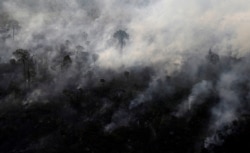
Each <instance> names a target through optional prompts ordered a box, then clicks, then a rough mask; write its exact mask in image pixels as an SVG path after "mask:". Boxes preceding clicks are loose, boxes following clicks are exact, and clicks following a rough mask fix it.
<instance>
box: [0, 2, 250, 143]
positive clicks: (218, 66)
mask: <svg viewBox="0 0 250 153" xmlns="http://www.w3.org/2000/svg"><path fill="white" fill-rule="evenodd" d="M0 13H1V18H2V20H1V21H0V38H1V39H0V47H1V49H0V55H1V67H0V68H1V69H0V70H1V72H2V75H1V78H2V80H3V81H1V84H0V87H1V90H2V92H1V99H0V100H1V101H2V104H1V105H3V108H5V107H7V105H8V104H7V103H8V102H10V101H11V102H12V103H15V102H16V103H18V102H19V101H21V103H22V105H24V107H27V108H29V104H32V103H36V102H41V103H44V104H47V103H50V102H51V101H53V100H55V101H56V100H57V101H63V102H65V103H66V104H65V107H63V108H60V109H62V110H64V111H66V112H67V113H65V114H64V113H62V114H63V115H62V114H60V113H58V114H60V115H61V116H63V117H65V116H66V117H65V118H68V117H69V118H70V116H74V114H78V115H79V116H81V117H82V120H83V121H84V122H85V121H86V122H87V121H90V120H91V121H96V120H97V121H98V122H99V121H100V120H99V118H101V117H100V116H104V117H103V118H105V119H103V120H101V121H100V124H101V127H102V129H104V131H105V132H110V133H112V132H113V131H115V130H116V129H119V128H120V127H130V126H135V125H136V126H142V125H143V126H145V127H147V128H148V129H149V131H151V132H149V133H151V135H152V137H153V138H152V139H156V138H155V137H157V136H156V135H157V132H159V131H161V130H160V128H159V129H157V128H158V127H157V126H161V125H163V124H164V126H165V124H167V123H165V122H168V121H170V120H171V119H169V118H170V117H166V116H164V115H162V114H164V113H166V114H168V115H169V116H171V117H173V118H178V119H183V118H185V117H186V118H185V119H184V120H185V123H186V122H187V123H188V124H189V121H190V120H193V119H194V118H195V117H194V116H195V115H197V114H199V113H200V112H199V109H200V110H203V108H206V109H205V110H206V111H207V112H206V113H207V114H209V115H208V116H209V117H207V116H206V115H204V114H203V115H204V116H206V117H207V118H206V121H204V122H206V123H204V124H205V125H206V127H202V130H201V131H200V133H199V135H201V137H203V139H204V141H205V146H206V147H209V145H210V144H214V143H217V142H218V143H219V142H220V140H216V139H217V135H216V131H219V130H221V129H223V128H224V127H225V126H227V125H230V124H231V123H233V122H234V121H237V120H240V118H241V117H242V116H243V115H245V114H248V113H249V102H248V101H249V98H250V97H249V89H250V87H249V85H250V84H249V78H248V76H249V74H250V71H249V58H250V56H249V49H250V46H249V43H248V40H249V38H250V33H249V32H248V27H249V26H250V3H248V2H247V1H246V0H238V1H237V2H236V1H233V0H227V1H219V2H218V1H215V0H190V1H185V0H179V1H174V0H137V1H133V0H121V1H118V0H106V1H98V0H93V1H88V0H71V1H66V0H36V1H34V0H12V1H7V0H3V1H1V2H0ZM20 48H22V49H25V50H28V51H29V55H21V56H22V57H21V58H20V57H18V56H15V54H13V52H14V51H16V50H17V49H20ZM24 56H25V57H26V56H27V57H26V58H25V61H22V60H23V59H24V58H23V57H24ZM10 59H12V60H11V61H10ZM31 65H33V66H31ZM33 70H34V71H36V73H34V75H35V76H34V78H32V74H33ZM23 73H24V74H23ZM20 90H21V91H22V90H23V92H21V91H20ZM7 92H10V93H7ZM62 95H63V96H62ZM82 101H84V102H85V101H87V102H89V103H86V104H85V103H82ZM67 102H69V104H68V103H67ZM119 102H120V103H119ZM86 108H87V109H90V110H89V112H88V111H86V112H84V115H82V114H81V113H79V112H82V111H83V110H84V111H85V109H86ZM91 109H93V111H91ZM154 109H156V110H159V112H157V111H155V110H154ZM149 112H150V113H151V112H153V113H152V114H151V115H152V116H154V115H155V116H156V117H155V118H157V117H158V116H157V113H159V114H160V115H159V116H161V117H160V118H161V119H159V120H160V121H158V120H157V121H155V120H154V121H152V120H153V119H151V118H150V119H148V120H146V121H145V122H144V118H143V117H142V116H144V115H145V114H147V113H149ZM72 114H73V115H72ZM60 115H59V116H60ZM106 116H108V117H106ZM145 116H146V115H145ZM106 118H109V119H106ZM142 118H143V119H142ZM166 118H167V119H166ZM137 120H139V121H137ZM141 120H143V122H144V123H141V122H142V121H141ZM194 120H195V119H194ZM67 121H68V120H67ZM153 124H155V125H153ZM79 126H80V125H79ZM170 133H171V132H170ZM52 135H53V134H52ZM52 137H53V136H52ZM197 139H198V138H197ZM194 141H198V140H196V139H195V140H194Z"/></svg>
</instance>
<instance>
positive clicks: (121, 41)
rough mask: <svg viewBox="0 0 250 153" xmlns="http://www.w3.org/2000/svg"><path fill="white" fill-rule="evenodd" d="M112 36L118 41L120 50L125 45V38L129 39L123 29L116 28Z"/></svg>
mask: <svg viewBox="0 0 250 153" xmlns="http://www.w3.org/2000/svg"><path fill="white" fill-rule="evenodd" d="M113 37H114V38H116V39H117V40H118V42H119V45H120V47H121V50H122V49H123V47H124V46H125V45H126V40H128V39H129V35H128V34H127V32H126V31H124V30H118V31H116V32H115V33H114V35H113Z"/></svg>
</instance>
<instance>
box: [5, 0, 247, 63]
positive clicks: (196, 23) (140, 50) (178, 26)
mask: <svg viewBox="0 0 250 153" xmlns="http://www.w3.org/2000/svg"><path fill="white" fill-rule="evenodd" d="M249 7H250V6H249V4H248V3H247V1H244V0H241V1H237V2H235V1H232V0H231V1H220V2H218V1H213V0H210V1H205V0H191V1H184V0H180V1H172V0H166V1H163V0H157V1H152V0H138V1H130V0H122V1H116V0H108V1H103V2H101V1H96V0H95V1H87V0H73V1H66V0H63V1H59V0H53V1H47V0H46V1H40V0H39V1H31V0H21V1H20V0H19V1H17V0H13V1H1V10H3V11H4V12H7V13H9V14H10V15H11V16H12V17H13V18H14V19H15V20H17V21H18V22H19V23H20V26H21V27H22V30H21V31H20V33H19V34H18V35H17V36H16V39H15V42H8V43H7V44H8V45H11V46H13V44H15V45H14V46H20V45H21V46H23V48H32V47H35V46H36V45H38V42H35V41H33V40H34V36H35V35H44V38H43V39H42V40H40V41H43V43H46V44H48V45H51V44H56V43H59V42H64V41H65V40H71V41H72V42H74V44H79V45H83V46H84V45H85V44H84V43H83V41H84V40H83V36H82V35H83V33H86V34H87V35H88V37H87V39H88V41H89V42H90V43H89V45H88V46H85V48H87V49H89V50H90V51H91V52H98V53H99V54H100V60H99V62H98V64H99V65H102V66H104V67H112V66H114V65H116V66H119V65H122V64H126V65H134V64H148V63H149V62H151V63H156V62H159V61H160V62H161V61H166V60H168V61H172V63H176V64H177V65H178V64H180V63H181V61H182V60H183V58H185V56H186V54H191V53H194V54H203V53H204V52H205V51H207V50H208V49H209V48H213V49H214V50H216V52H219V54H228V53H229V52H230V53H232V54H236V55H237V56H243V55H245V54H246V53H247V52H248V48H249V46H248V44H249V43H247V42H248V38H249V35H248V32H247V28H248V27H249V16H250V15H249ZM119 29H122V30H125V31H126V32H127V33H128V34H129V35H130V40H129V42H127V43H126V47H125V48H124V54H123V55H122V56H121V55H120V54H119V53H118V52H117V51H116V49H117V47H118V44H117V43H118V42H116V41H115V40H113V37H112V35H113V33H114V32H115V31H117V30H119ZM85 39H86V38H85ZM2 54H3V53H2ZM118 56H120V58H117V57H118ZM120 59H122V60H120ZM114 63H116V64H114ZM176 64H175V65H176ZM171 68H172V67H171Z"/></svg>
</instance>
